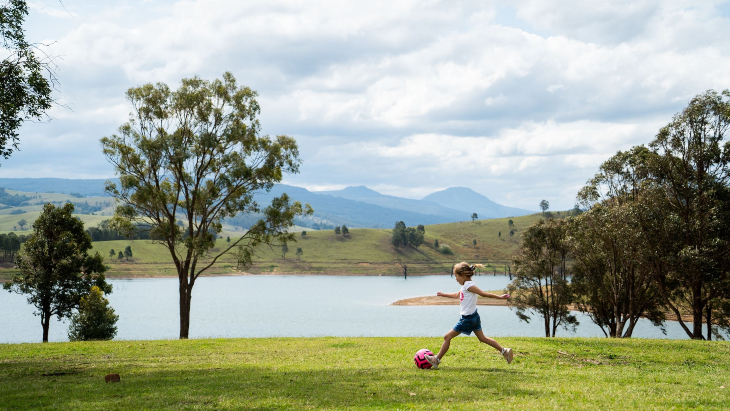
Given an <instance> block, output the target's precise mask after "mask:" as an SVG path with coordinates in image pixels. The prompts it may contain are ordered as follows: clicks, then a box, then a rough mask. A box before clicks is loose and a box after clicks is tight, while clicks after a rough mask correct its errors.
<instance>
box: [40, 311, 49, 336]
mask: <svg viewBox="0 0 730 411" xmlns="http://www.w3.org/2000/svg"><path fill="white" fill-rule="evenodd" d="M50 320H51V315H50V314H48V313H45V312H44V313H41V325H43V342H44V343H47V342H48V328H49V325H50V322H51V321H50Z"/></svg>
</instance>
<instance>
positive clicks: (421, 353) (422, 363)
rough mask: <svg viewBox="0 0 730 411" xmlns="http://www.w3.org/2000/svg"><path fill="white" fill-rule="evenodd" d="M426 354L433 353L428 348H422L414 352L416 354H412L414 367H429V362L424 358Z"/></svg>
mask: <svg viewBox="0 0 730 411" xmlns="http://www.w3.org/2000/svg"><path fill="white" fill-rule="evenodd" d="M426 355H433V353H432V352H431V350H429V349H428V348H422V349H420V350H418V351H417V352H416V355H415V356H413V361H415V363H416V367H418V368H431V363H430V362H428V360H426Z"/></svg>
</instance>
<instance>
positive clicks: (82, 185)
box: [0, 178, 119, 197]
mask: <svg viewBox="0 0 730 411" xmlns="http://www.w3.org/2000/svg"><path fill="white" fill-rule="evenodd" d="M109 180H112V181H114V182H115V183H116V182H118V181H119V180H117V179H116V178H111V179H109ZM105 181H107V179H105V178H104V179H101V178H99V179H88V180H82V179H66V178H0V187H2V188H7V189H10V190H15V191H31V192H35V193H63V194H69V193H78V194H81V195H83V196H85V197H101V196H105V195H106V193H104V182H105Z"/></svg>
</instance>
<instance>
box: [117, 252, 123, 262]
mask: <svg viewBox="0 0 730 411" xmlns="http://www.w3.org/2000/svg"><path fill="white" fill-rule="evenodd" d="M122 258H124V254H122V252H121V251H120V252H119V254H117V260H121V259H122Z"/></svg>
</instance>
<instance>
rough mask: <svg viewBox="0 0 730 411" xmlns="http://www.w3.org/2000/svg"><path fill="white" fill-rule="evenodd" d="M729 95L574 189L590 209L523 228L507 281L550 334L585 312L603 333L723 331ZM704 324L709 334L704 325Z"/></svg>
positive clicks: (688, 113)
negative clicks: (640, 328) (674, 326)
mask: <svg viewBox="0 0 730 411" xmlns="http://www.w3.org/2000/svg"><path fill="white" fill-rule="evenodd" d="M729 127H730V91H727V90H726V91H724V92H723V93H722V94H718V93H716V92H713V91H709V92H707V93H705V94H702V95H700V96H697V97H695V98H694V99H693V100H692V101H691V102H690V104H689V106H688V107H687V108H686V109H684V110H683V111H682V112H681V113H679V114H677V115H676V116H675V117H674V118H673V120H672V122H670V123H669V124H668V125H667V126H665V127H663V128H662V129H661V130H660V131H659V133H658V135H657V136H656V138H655V139H654V140H653V141H652V142H651V143H650V144H649V146H648V147H645V146H643V145H642V146H637V147H634V148H632V149H630V150H628V151H626V152H618V153H617V154H616V155H614V156H613V157H611V158H610V159H608V161H606V162H605V163H603V164H602V165H601V167H600V169H599V172H598V173H597V174H596V175H595V177H594V178H592V179H591V180H589V181H588V183H587V185H586V186H585V187H584V188H583V189H582V190H581V191H580V192H579V194H578V201H579V203H580V204H582V206H583V208H585V209H586V210H587V211H586V212H584V213H582V214H581V215H579V216H577V217H571V218H567V219H565V220H554V219H548V220H547V221H545V220H542V221H539V222H538V223H536V224H535V225H534V226H532V227H531V228H529V229H528V230H526V232H525V233H524V234H523V240H522V244H521V246H520V249H519V252H518V254H517V256H516V258H515V259H514V267H515V271H516V275H517V278H516V279H515V281H514V282H513V283H512V284H511V285H510V286H509V290H510V294H513V298H512V299H511V300H510V301H511V302H510V304H511V305H512V306H514V307H515V308H516V309H517V313H518V316H520V318H522V319H524V320H528V319H529V317H530V315H532V314H536V315H538V316H540V317H542V319H543V321H544V324H545V335H546V336H555V332H556V330H557V329H558V328H560V327H563V328H568V329H570V328H572V327H574V326H575V325H576V323H577V321H576V317H575V316H574V315H573V314H571V311H570V309H571V308H576V309H578V310H580V311H583V312H585V313H586V314H588V315H589V316H590V318H591V320H592V321H593V322H594V323H596V324H597V325H598V326H600V327H601V329H602V330H603V331H604V333H605V334H606V336H608V337H631V335H632V332H633V329H634V326H635V325H636V323H637V321H638V319H639V318H640V317H645V318H648V319H649V320H651V321H652V322H653V323H654V324H655V325H657V326H661V325H662V323H663V322H664V321H665V320H666V319H668V318H669V319H675V320H677V321H678V322H679V324H680V325H681V326H682V328H683V329H684V330H685V332H686V333H687V335H688V336H689V337H690V338H693V339H707V340H710V339H712V338H713V337H715V338H723V335H722V333H721V332H720V331H723V330H724V331H725V332H730V278H729V275H728V272H729V271H730V230H729V229H728V227H730V187H729V183H730V144H728V142H727V140H726V139H725V137H726V133H727V131H728V128H729ZM703 322H704V324H705V325H706V330H705V331H704V332H703Z"/></svg>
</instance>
